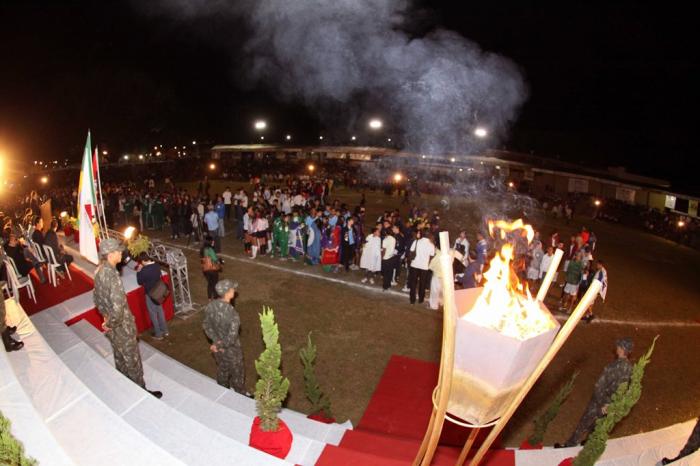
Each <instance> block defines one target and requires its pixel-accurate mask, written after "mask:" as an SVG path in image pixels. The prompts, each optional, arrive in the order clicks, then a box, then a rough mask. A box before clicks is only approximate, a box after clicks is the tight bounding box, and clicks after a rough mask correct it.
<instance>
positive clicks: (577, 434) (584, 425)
mask: <svg viewBox="0 0 700 466" xmlns="http://www.w3.org/2000/svg"><path fill="white" fill-rule="evenodd" d="M602 416H603V411H602V409H601V406H599V404H598V403H595V402H590V403H589V404H588V406H586V411H585V412H584V413H583V416H581V420H580V421H578V425H577V426H576V430H574V433H573V434H571V437H569V440H568V441H567V442H566V443H565V445H566V446H567V447H573V446H576V445H580V444H581V443H582V442H583V441H584V440H586V438H588V435H589V434H590V433H591V432H593V429H595V421H597V420H598V418H600V417H602Z"/></svg>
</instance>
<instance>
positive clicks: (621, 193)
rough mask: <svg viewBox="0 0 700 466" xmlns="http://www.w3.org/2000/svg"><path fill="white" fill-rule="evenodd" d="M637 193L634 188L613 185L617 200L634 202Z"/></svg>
mask: <svg viewBox="0 0 700 466" xmlns="http://www.w3.org/2000/svg"><path fill="white" fill-rule="evenodd" d="M636 193H637V191H635V190H634V189H630V188H621V187H620V186H617V187H615V199H617V200H618V201H622V202H626V203H628V204H634V196H635V194H636Z"/></svg>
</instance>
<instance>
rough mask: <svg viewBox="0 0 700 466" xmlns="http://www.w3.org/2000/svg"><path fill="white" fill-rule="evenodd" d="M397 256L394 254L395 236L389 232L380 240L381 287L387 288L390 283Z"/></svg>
mask: <svg viewBox="0 0 700 466" xmlns="http://www.w3.org/2000/svg"><path fill="white" fill-rule="evenodd" d="M398 259H399V256H397V255H396V238H394V235H393V234H392V233H391V232H389V233H388V234H387V235H386V236H385V237H384V239H383V240H382V289H383V290H388V289H389V287H390V286H391V285H392V279H393V277H394V269H395V268H396V264H397V262H398Z"/></svg>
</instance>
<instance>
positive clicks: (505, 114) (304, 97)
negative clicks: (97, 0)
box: [139, 0, 527, 154]
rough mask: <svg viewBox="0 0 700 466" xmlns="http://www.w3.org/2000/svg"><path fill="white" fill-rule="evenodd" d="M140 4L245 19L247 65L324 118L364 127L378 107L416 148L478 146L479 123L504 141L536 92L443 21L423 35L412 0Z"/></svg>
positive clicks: (507, 64)
mask: <svg viewBox="0 0 700 466" xmlns="http://www.w3.org/2000/svg"><path fill="white" fill-rule="evenodd" d="M139 4H140V7H143V5H147V6H146V7H145V8H148V9H149V12H150V13H152V14H158V15H163V14H165V15H168V16H170V17H172V18H174V19H176V20H181V21H198V20H206V19H208V18H217V19H221V18H231V19H232V20H237V21H238V20H242V21H243V22H244V23H245V25H246V28H247V29H248V33H249V34H248V39H247V41H246V42H245V44H244V51H245V57H246V60H248V63H246V64H244V65H242V66H240V67H239V68H237V72H239V73H240V72H245V73H247V78H248V79H249V80H250V81H251V82H252V83H255V84H256V85H257V84H264V85H265V86H268V87H269V88H271V89H272V90H273V91H274V92H276V93H277V94H278V95H279V96H280V98H282V99H284V100H287V101H295V102H298V101H300V102H302V103H304V105H306V106H308V107H310V108H312V109H315V110H316V111H318V112H319V114H320V116H321V118H322V119H324V118H329V119H330V118H331V117H335V118H336V119H337V118H338V117H340V118H341V119H342V118H343V117H344V116H346V119H345V121H349V123H348V125H349V126H352V127H354V128H359V129H362V130H364V129H366V121H367V120H368V119H369V118H370V117H372V116H378V117H380V118H382V119H383V120H384V121H385V122H386V124H387V131H390V132H391V134H392V137H393V138H396V139H395V141H396V142H397V143H398V144H399V145H400V146H402V147H403V148H406V149H408V150H412V151H415V152H428V153H438V154H439V153H457V154H466V153H470V152H473V151H475V150H478V149H479V148H480V144H482V143H483V141H479V140H478V139H477V138H475V137H474V135H473V131H474V129H475V128H476V127H477V126H484V127H485V128H487V129H488V131H489V141H488V144H489V146H491V147H494V146H495V144H496V143H497V141H498V139H499V138H501V137H503V136H505V134H506V131H507V129H508V127H509V125H510V124H511V123H512V122H513V120H514V119H515V118H516V116H517V113H518V110H519V108H520V106H521V105H522V103H523V102H524V100H525V98H526V95H527V89H526V85H525V82H524V80H523V77H522V75H521V73H520V71H519V69H518V67H517V66H516V65H515V64H514V63H512V62H511V61H510V60H508V59H506V58H504V57H502V56H499V55H496V54H493V53H489V52H486V51H483V50H481V48H480V47H479V46H478V45H477V44H476V43H474V42H472V41H470V40H468V39H466V38H464V37H462V36H461V35H459V34H457V33H455V32H451V31H447V30H443V29H436V30H433V31H432V32H430V33H428V34H425V35H422V36H418V37H416V36H413V35H412V34H411V32H410V26H411V15H412V9H411V5H410V2H408V1H405V0H242V1H236V2H233V1H226V0H153V1H149V2H139ZM231 45H232V46H234V45H235V46H236V47H240V46H239V45H238V44H231ZM352 120H354V121H352ZM327 121H330V120H327ZM343 130H347V128H343ZM346 134H347V133H346Z"/></svg>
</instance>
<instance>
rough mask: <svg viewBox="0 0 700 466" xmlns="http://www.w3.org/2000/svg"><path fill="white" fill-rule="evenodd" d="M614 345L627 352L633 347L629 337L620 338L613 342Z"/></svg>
mask: <svg viewBox="0 0 700 466" xmlns="http://www.w3.org/2000/svg"><path fill="white" fill-rule="evenodd" d="M615 346H617V347H618V348H622V349H623V350H625V351H626V352H627V353H631V352H632V349H633V348H634V342H633V341H632V339H631V338H629V337H625V338H620V339H619V340H617V341H616V342H615Z"/></svg>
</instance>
